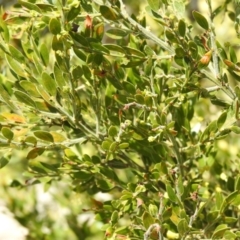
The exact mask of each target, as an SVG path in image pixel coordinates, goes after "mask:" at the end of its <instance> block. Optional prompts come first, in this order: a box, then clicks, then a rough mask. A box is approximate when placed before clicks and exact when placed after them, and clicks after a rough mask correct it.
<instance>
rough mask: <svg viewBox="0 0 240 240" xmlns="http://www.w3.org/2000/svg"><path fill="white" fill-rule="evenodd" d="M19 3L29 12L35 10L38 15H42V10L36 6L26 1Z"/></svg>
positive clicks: (20, 0)
mask: <svg viewBox="0 0 240 240" xmlns="http://www.w3.org/2000/svg"><path fill="white" fill-rule="evenodd" d="M18 3H19V4H21V5H22V6H23V7H25V8H27V9H29V10H33V11H36V12H38V13H42V11H41V9H40V8H39V7H38V6H37V5H36V4H32V3H30V2H26V1H22V0H19V1H18Z"/></svg>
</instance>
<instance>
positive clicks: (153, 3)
mask: <svg viewBox="0 0 240 240" xmlns="http://www.w3.org/2000/svg"><path fill="white" fill-rule="evenodd" d="M147 2H148V4H149V6H150V7H151V9H152V10H154V11H157V10H158V9H159V8H160V0H147Z"/></svg>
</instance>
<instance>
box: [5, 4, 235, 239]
mask: <svg viewBox="0 0 240 240" xmlns="http://www.w3.org/2000/svg"><path fill="white" fill-rule="evenodd" d="M207 2H208V9H209V11H208V12H209V16H207V15H206V14H202V13H200V12H198V11H193V13H192V15H193V18H194V19H195V23H190V22H189V20H188V19H187V18H186V16H185V14H186V13H185V8H186V1H183V0H182V1H153V0H148V1H147V3H148V4H147V7H146V15H147V16H149V17H150V18H151V20H150V21H151V24H152V25H154V26H155V28H156V27H158V31H157V32H156V33H154V32H153V30H151V29H149V27H148V26H147V20H146V16H145V15H144V16H140V15H139V16H135V15H134V14H133V15H131V16H130V15H129V13H128V11H127V9H126V6H125V5H124V3H123V2H122V0H112V1H104V0H93V1H92V2H87V1H84V0H82V1H70V0H69V1H66V0H62V1H51V0H47V1H41V0H32V1H23V0H20V1H19V3H18V4H17V5H15V8H13V9H11V10H10V11H5V12H4V11H2V18H1V20H0V27H1V35H0V47H1V52H2V66H1V68H2V71H1V72H2V74H1V75H0V76H1V78H0V81H1V85H0V88H1V89H0V91H1V98H0V99H1V104H2V106H1V108H2V109H1V114H0V121H1V136H0V145H1V152H2V157H1V161H0V164H1V167H3V166H5V165H7V164H8V162H9V161H13V160H11V159H16V157H17V154H21V155H22V154H24V156H25V159H27V161H26V160H25V161H24V164H25V165H24V166H25V169H24V171H26V170H27V168H28V170H27V171H26V172H25V173H24V176H25V179H26V182H25V183H23V181H21V180H14V181H13V182H12V184H11V186H15V187H20V188H21V187H22V188H25V187H28V188H29V186H30V185H33V184H35V183H42V184H43V185H45V187H49V186H50V185H51V184H53V185H54V184H55V183H56V182H58V183H60V185H57V186H58V187H59V186H62V189H63V193H60V194H63V195H65V198H68V197H69V196H71V192H76V193H78V194H80V195H81V196H92V198H93V199H94V194H96V193H99V192H108V193H110V194H111V196H112V200H107V201H102V202H99V201H97V200H95V199H94V200H93V201H94V202H93V204H91V203H88V206H90V207H89V209H88V210H89V211H93V212H94V214H95V217H96V219H98V220H99V221H100V222H102V223H103V224H104V225H103V226H102V231H104V234H105V238H106V239H144V240H147V239H237V238H238V237H240V231H239V230H238V229H239V220H238V218H239V209H238V206H239V204H240V195H239V189H240V175H239V167H240V166H239V158H238V156H237V153H236V151H237V145H238V144H239V141H238V138H237V137H236V136H237V135H236V134H239V133H240V128H239V99H240V89H239V86H238V85H237V82H238V81H240V77H239V75H238V72H239V71H240V70H239V65H238V63H237V62H238V59H237V54H236V51H237V47H236V45H234V44H232V43H227V44H224V42H221V40H220V38H219V36H218V35H216V33H215V32H216V29H217V28H220V27H221V25H220V24H217V23H215V21H214V20H215V18H216V16H221V14H222V16H223V14H224V15H227V14H228V15H229V17H230V18H231V20H232V23H231V24H232V25H231V26H230V28H233V27H235V29H236V34H238V27H239V20H238V17H239V15H238V7H239V6H238V3H229V2H230V1H226V2H225V3H224V4H223V5H220V6H218V7H217V8H216V9H214V10H213V8H212V6H211V1H207ZM230 4H235V5H234V6H235V7H236V8H235V9H236V11H230V10H229V6H230ZM226 17H227V16H226ZM154 21H155V22H154ZM224 139H225V140H224ZM224 146H226V147H225V149H224ZM23 150H24V151H23ZM231 151H234V152H231ZM26 166H27V167H26ZM11 167H12V168H13V165H11ZM21 171H22V170H21ZM61 184H62V185H61ZM64 184H65V185H67V186H71V190H69V189H68V187H66V186H65V185H64ZM86 198H87V197H86ZM15 201H16V200H15ZM65 201H66V199H65ZM83 202H84V201H83ZM86 202H87V200H86ZM65 205H66V206H68V207H69V208H71V201H69V202H67V203H66V202H65ZM14 209H15V211H16V210H17V208H16V207H15V208H14ZM71 211H72V212H73V213H72V215H71V217H69V218H68V224H69V227H70V228H71V229H72V231H73V232H74V233H75V237H76V239H86V238H87V237H89V236H90V235H91V233H87V232H85V233H83V232H81V229H80V227H79V226H77V223H76V222H77V220H76V215H77V211H74V209H73V208H71ZM85 211H87V210H85ZM74 214H75V215H74ZM25 218H27V216H25ZM21 221H22V222H24V216H22V218H21ZM35 221H36V222H35V223H34V224H33V225H34V226H32V225H29V224H28V228H32V230H33V231H34V232H33V233H31V234H32V235H31V237H32V238H33V239H34V237H35V239H37V238H39V236H41V234H42V233H40V232H41V231H39V232H38V230H36V229H37V219H36V220H35ZM42 224H43V225H44V223H42ZM48 224H50V225H48ZM51 224H53V222H52V223H50V222H49V223H47V222H46V225H48V226H51ZM41 227H42V225H41ZM85 227H86V226H85ZM86 229H87V227H86V228H85V230H86ZM59 231H60V230H59ZM94 231H95V233H96V234H98V230H96V229H95V230H94ZM80 233H81V234H80ZM34 234H35V235H34ZM55 234H57V230H56V231H55ZM69 234H70V233H69ZM71 234H72V233H71ZM51 236H52V239H54V237H55V238H56V237H57V238H58V239H61V238H62V239H64V237H63V235H62V236H58V235H54V234H52V235H51ZM64 236H65V235H64ZM68 236H70V235H68ZM101 236H102V237H103V235H101ZM65 239H66V238H65ZM95 239H96V238H95Z"/></svg>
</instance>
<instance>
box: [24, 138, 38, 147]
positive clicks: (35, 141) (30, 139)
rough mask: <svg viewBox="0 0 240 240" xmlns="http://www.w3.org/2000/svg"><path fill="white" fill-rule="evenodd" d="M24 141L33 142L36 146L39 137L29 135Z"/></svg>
mask: <svg viewBox="0 0 240 240" xmlns="http://www.w3.org/2000/svg"><path fill="white" fill-rule="evenodd" d="M24 141H25V142H27V143H32V144H33V145H34V146H35V145H36V144H37V139H36V138H35V137H33V136H27V137H26V138H25V139H24Z"/></svg>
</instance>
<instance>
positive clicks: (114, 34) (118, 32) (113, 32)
mask: <svg viewBox="0 0 240 240" xmlns="http://www.w3.org/2000/svg"><path fill="white" fill-rule="evenodd" d="M106 35H107V36H108V37H110V38H112V39H122V38H124V37H126V36H127V35H128V32H127V31H126V30H122V29H119V28H111V29H109V30H107V31H106Z"/></svg>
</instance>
